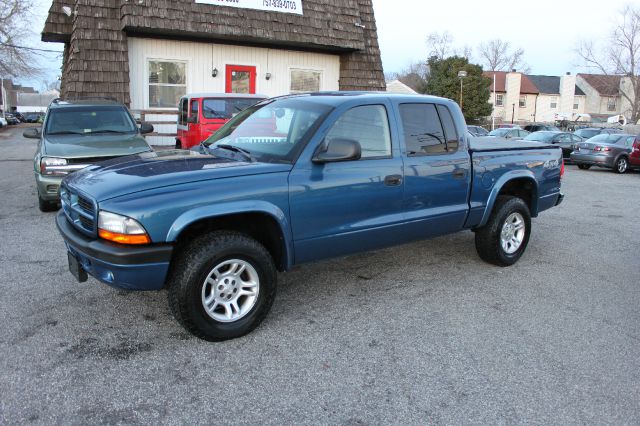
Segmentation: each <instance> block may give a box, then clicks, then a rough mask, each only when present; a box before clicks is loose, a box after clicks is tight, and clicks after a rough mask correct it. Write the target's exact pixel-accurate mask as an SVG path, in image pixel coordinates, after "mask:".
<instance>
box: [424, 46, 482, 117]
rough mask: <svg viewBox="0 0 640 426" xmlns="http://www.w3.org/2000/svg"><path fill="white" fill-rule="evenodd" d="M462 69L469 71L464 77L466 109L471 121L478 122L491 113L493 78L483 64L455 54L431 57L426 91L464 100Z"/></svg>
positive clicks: (466, 114) (465, 114)
mask: <svg viewBox="0 0 640 426" xmlns="http://www.w3.org/2000/svg"><path fill="white" fill-rule="evenodd" d="M459 71H466V72H467V76H466V77H465V78H463V79H462V113H463V114H464V118H465V120H467V123H474V122H477V121H479V120H482V119H483V118H484V117H488V116H490V115H491V104H490V103H489V98H490V96H491V93H490V90H489V88H490V87H491V79H490V78H487V77H485V76H483V75H482V67H481V66H480V65H475V64H470V63H469V60H468V59H467V58H463V57H460V56H451V57H448V58H444V59H439V58H438V57H435V56H434V57H431V58H430V59H429V79H428V81H427V84H426V87H425V90H424V93H426V94H428V95H434V96H441V97H443V98H449V99H451V100H454V101H456V102H458V103H459V102H460V78H458V72H459Z"/></svg>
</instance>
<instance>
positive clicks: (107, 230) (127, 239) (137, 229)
mask: <svg viewBox="0 0 640 426" xmlns="http://www.w3.org/2000/svg"><path fill="white" fill-rule="evenodd" d="M98 235H100V238H104V239H105V240H109V241H113V242H116V243H120V244H149V243H150V242H151V238H149V235H148V234H147V231H145V229H144V228H143V227H142V225H140V223H138V221H136V220H135V219H131V218H130V217H127V216H122V215H119V214H115V213H110V212H105V211H100V213H98Z"/></svg>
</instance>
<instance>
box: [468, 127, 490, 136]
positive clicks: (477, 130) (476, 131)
mask: <svg viewBox="0 0 640 426" xmlns="http://www.w3.org/2000/svg"><path fill="white" fill-rule="evenodd" d="M467 130H469V133H471V134H472V135H473V136H475V137H478V136H487V135H488V134H489V131H488V130H487V129H485V128H484V127H480V126H467Z"/></svg>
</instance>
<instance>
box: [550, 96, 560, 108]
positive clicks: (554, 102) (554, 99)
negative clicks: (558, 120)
mask: <svg viewBox="0 0 640 426" xmlns="http://www.w3.org/2000/svg"><path fill="white" fill-rule="evenodd" d="M549 108H551V109H556V108H558V97H557V96H552V97H551V103H550V104H549Z"/></svg>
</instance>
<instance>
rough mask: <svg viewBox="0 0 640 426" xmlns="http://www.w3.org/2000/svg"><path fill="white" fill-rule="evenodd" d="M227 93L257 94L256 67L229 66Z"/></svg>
mask: <svg viewBox="0 0 640 426" xmlns="http://www.w3.org/2000/svg"><path fill="white" fill-rule="evenodd" d="M226 83H227V84H226V92H227V93H245V94H251V95H255V93H256V67H248V66H244V65H227V82H226Z"/></svg>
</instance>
